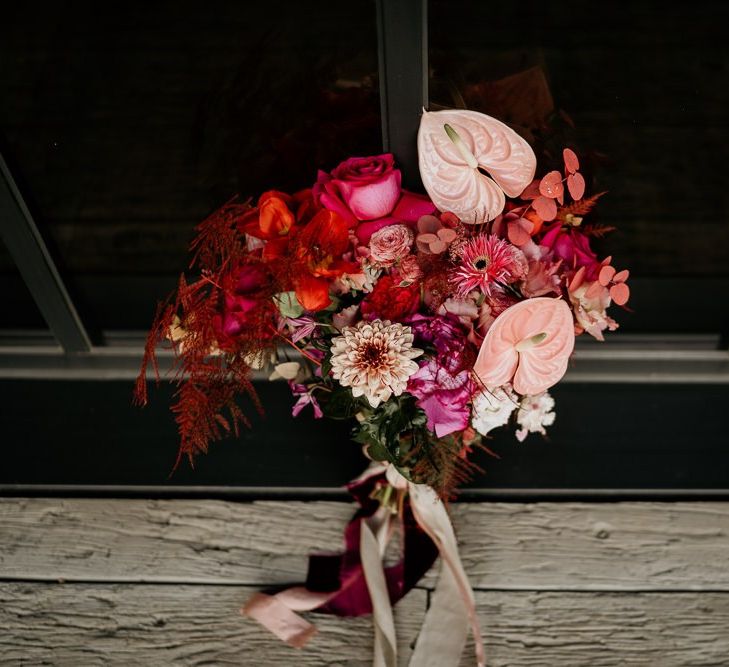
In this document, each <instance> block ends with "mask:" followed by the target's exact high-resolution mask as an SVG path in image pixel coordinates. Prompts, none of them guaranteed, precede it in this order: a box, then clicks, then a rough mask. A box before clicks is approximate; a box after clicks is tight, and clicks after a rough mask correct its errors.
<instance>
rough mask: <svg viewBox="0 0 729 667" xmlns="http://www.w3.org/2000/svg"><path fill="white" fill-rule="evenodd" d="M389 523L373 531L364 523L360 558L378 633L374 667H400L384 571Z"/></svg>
mask: <svg viewBox="0 0 729 667" xmlns="http://www.w3.org/2000/svg"><path fill="white" fill-rule="evenodd" d="M373 518H374V517H373ZM387 523H389V519H385V523H384V524H381V525H380V526H377V527H375V526H372V527H371V524H370V522H368V521H363V522H362V527H361V534H360V557H361V559H362V568H363V570H364V576H365V581H366V582H367V590H368V591H369V594H370V599H371V600H372V621H373V625H374V631H375V654H374V659H373V662H372V665H373V667H397V640H396V635H395V622H394V619H393V615H392V605H391V603H390V594H389V592H388V589H387V581H386V579H385V572H384V570H383V567H382V556H383V552H384V547H386V546H387V541H388V537H387V535H386V534H387V533H388V532H389V531H388V528H387ZM373 527H375V528H376V532H377V534H378V537H379V538H380V539H379V540H378V537H375V534H374V533H373V532H372V528H373Z"/></svg>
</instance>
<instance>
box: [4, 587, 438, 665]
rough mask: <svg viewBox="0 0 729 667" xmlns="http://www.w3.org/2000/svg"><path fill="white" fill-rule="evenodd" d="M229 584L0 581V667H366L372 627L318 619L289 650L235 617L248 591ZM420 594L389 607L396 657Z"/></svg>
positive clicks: (412, 633)
mask: <svg viewBox="0 0 729 667" xmlns="http://www.w3.org/2000/svg"><path fill="white" fill-rule="evenodd" d="M253 590H255V589H253V588H246V587H238V586H201V585H192V586H191V585H186V586H170V585H136V584H121V585H119V584H116V585H103V584H102V585H98V584H96V585H94V584H92V585H87V584H39V583H33V584H0V664H2V665H24V666H25V665H40V664H45V665H50V664H52V665H58V666H68V667H77V666H79V665H83V666H84V667H92V666H94V665H150V666H155V665H264V664H265V665H332V666H333V665H361V666H362V667H365V666H368V665H371V664H372V657H371V656H372V625H371V624H372V621H371V618H369V617H362V618H354V619H345V618H337V617H333V616H327V615H324V614H310V615H309V616H308V618H309V619H310V620H311V621H312V622H314V623H315V624H316V625H317V627H318V628H319V630H320V633H319V634H318V635H317V636H315V637H314V638H313V639H312V640H311V642H310V643H309V644H308V646H307V647H306V648H305V649H303V650H296V649H293V648H290V647H289V646H287V645H285V644H283V643H282V642H280V641H279V640H278V639H276V638H275V637H274V636H273V635H271V634H270V633H269V632H268V631H267V630H265V629H263V628H262V627H261V626H259V625H258V624H257V623H255V622H253V621H251V620H249V619H244V618H242V617H241V616H240V615H238V608H239V607H240V606H241V604H242V603H243V602H245V600H246V598H247V597H248V596H249V595H250V594H251V593H252V592H253ZM425 606H426V592H425V591H423V590H414V591H411V592H410V593H409V594H408V595H407V596H406V597H405V598H403V600H401V601H400V603H398V605H396V607H395V618H396V626H397V632H398V641H399V644H400V646H399V652H400V655H401V656H402V657H403V661H405V660H407V658H408V657H409V654H410V647H409V644H410V643H411V642H413V641H414V639H415V638H416V637H417V633H418V629H419V626H420V624H421V623H422V619H423V613H424V610H425Z"/></svg>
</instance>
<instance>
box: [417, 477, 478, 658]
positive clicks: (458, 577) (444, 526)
mask: <svg viewBox="0 0 729 667" xmlns="http://www.w3.org/2000/svg"><path fill="white" fill-rule="evenodd" d="M409 491H410V502H411V505H412V509H413V514H414V516H415V519H416V521H417V522H418V524H419V525H420V526H421V527H422V529H423V530H424V531H425V532H426V533H427V534H428V536H429V537H430V538H431V539H432V540H433V542H435V544H436V545H437V547H438V551H439V552H440V556H441V560H442V566H441V574H440V577H439V579H438V584H437V586H436V589H435V592H434V594H433V600H432V603H431V605H430V608H429V609H428V612H427V614H426V617H425V622H424V623H423V627H422V629H421V631H420V635H419V636H418V640H417V642H416V644H415V651H414V652H413V655H412V658H411V660H410V665H411V667H450V666H451V665H452V666H454V667H457V665H458V664H459V663H460V660H461V654H462V653H463V647H464V646H465V643H466V638H467V635H468V630H467V628H468V625H469V624H470V626H471V632H472V634H473V639H474V643H475V649H476V662H477V664H478V666H479V667H484V665H485V664H486V659H485V655H484V648H483V641H482V639H481V629H480V626H479V622H478V616H477V615H476V604H475V601H474V598H473V591H472V590H471V586H470V584H469V583H468V578H467V576H466V573H465V571H464V569H463V565H462V563H461V559H460V556H459V555H458V542H457V541H456V535H455V533H454V531H453V526H452V524H451V520H450V517H449V516H448V512H447V511H446V508H445V505H444V504H443V502H442V501H441V499H440V498H439V497H438V495H437V494H436V493H435V491H433V489H432V488H430V487H429V486H426V485H423V484H412V483H410V484H409Z"/></svg>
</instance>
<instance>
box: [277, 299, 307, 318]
mask: <svg viewBox="0 0 729 667" xmlns="http://www.w3.org/2000/svg"><path fill="white" fill-rule="evenodd" d="M273 302H274V303H275V304H276V306H277V307H278V310H279V312H280V313H281V316H282V317H290V318H291V319H295V318H297V317H301V316H302V315H303V314H304V308H303V306H302V305H301V304H300V303H299V300H298V299H297V298H296V292H279V293H278V294H276V295H275V296H274V297H273Z"/></svg>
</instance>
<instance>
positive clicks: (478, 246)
mask: <svg viewBox="0 0 729 667" xmlns="http://www.w3.org/2000/svg"><path fill="white" fill-rule="evenodd" d="M418 153H419V164H420V175H421V178H422V182H423V185H424V187H425V190H426V192H427V196H426V195H421V194H416V193H412V192H407V191H405V190H403V189H402V188H401V173H400V171H399V170H398V169H397V166H396V164H395V161H394V158H393V156H392V155H390V154H385V155H378V156H373V157H354V158H350V159H348V160H346V161H345V162H343V163H341V164H340V165H338V166H337V167H336V168H335V169H334V170H333V171H331V172H330V173H327V172H324V171H320V172H319V174H318V177H317V180H316V183H314V184H313V185H312V187H311V188H307V189H305V190H302V191H300V192H296V193H283V192H277V191H269V192H266V193H264V194H262V195H261V196H260V197H259V198H258V201H257V202H255V204H254V203H252V202H241V201H237V200H233V201H231V202H229V203H228V204H226V205H225V206H223V207H222V208H221V209H220V210H218V211H217V212H215V213H214V214H213V215H212V216H211V217H210V218H209V219H207V220H206V221H205V222H203V223H202V224H201V225H200V226H199V228H198V234H197V238H196V239H195V241H194V242H193V244H192V252H193V259H192V262H191V269H195V271H196V277H195V278H194V280H188V279H187V278H185V277H184V276H183V277H182V278H181V279H180V283H179V286H178V289H177V292H176V294H175V295H174V296H173V297H172V298H171V299H170V300H169V301H168V302H167V303H165V304H163V305H161V306H160V308H159V310H158V313H157V316H156V319H155V322H154V325H153V327H152V330H151V332H150V335H149V340H148V344H147V351H146V355H145V359H144V363H143V368H142V373H141V374H140V378H139V381H138V384H137V397H138V399H139V400H140V401H141V402H145V401H146V382H145V377H146V370H147V365H148V364H152V365H155V357H154V351H155V348H156V347H157V346H158V345H159V344H161V343H165V342H166V343H167V344H170V345H172V347H173V349H174V351H175V358H176V366H175V372H176V374H177V380H178V391H177V394H176V402H175V404H174V405H173V406H172V411H173V413H174V415H175V419H176V421H177V424H178V427H179V433H180V455H181V456H187V457H193V456H194V455H195V454H196V453H199V452H204V451H207V448H208V445H209V443H210V442H211V441H214V440H216V439H219V438H221V437H223V436H225V435H226V434H228V433H229V432H233V433H236V432H237V429H238V428H239V425H240V424H246V423H247V417H246V414H245V411H244V410H243V409H242V408H241V404H240V398H241V396H242V395H244V394H247V395H248V396H250V397H251V398H252V399H253V404H254V405H255V406H256V408H257V409H261V406H260V405H259V404H258V402H257V399H256V396H255V390H254V386H253V384H252V382H251V377H252V371H253V369H262V368H264V367H268V368H269V372H270V373H271V378H272V379H276V378H280V379H283V380H285V381H286V382H288V384H289V387H290V389H291V393H292V395H293V408H292V413H293V415H294V416H296V415H298V414H299V413H301V412H302V411H304V410H310V411H311V412H312V413H313V415H314V417H316V418H322V417H329V418H333V419H351V420H352V423H353V431H352V437H353V439H354V441H356V442H357V443H360V444H361V446H362V448H363V451H364V453H365V455H366V456H367V457H368V458H369V459H370V460H371V462H372V465H371V467H370V469H369V470H368V471H367V472H366V473H365V474H364V475H363V476H362V477H361V478H359V479H358V480H355V481H354V482H352V483H351V484H350V489H351V491H352V493H353V494H354V496H355V498H357V500H358V501H359V503H360V505H361V509H360V510H359V512H358V514H357V515H356V516H355V518H354V520H353V521H352V523H350V524H349V526H348V527H347V531H346V533H345V543H346V550H345V552H344V553H343V554H341V555H338V556H313V557H312V559H311V563H310V571H309V579H308V581H307V585H306V586H305V587H297V588H294V589H289V590H287V591H281V592H279V593H277V594H276V595H264V594H258V595H257V596H255V597H254V598H253V599H252V600H251V601H250V602H249V603H248V604H247V605H246V607H245V608H244V611H245V613H246V614H248V615H249V616H252V617H254V618H256V619H257V620H259V621H260V622H262V623H264V625H266V626H267V627H269V628H270V629H271V630H273V631H274V632H276V633H277V634H278V635H279V636H280V637H281V638H282V639H284V640H285V641H288V642H289V643H291V644H292V645H294V646H302V645H303V644H304V643H305V642H306V641H307V639H308V638H309V637H310V636H311V634H312V633H313V631H314V629H313V626H312V625H310V624H309V623H308V621H306V620H304V619H303V618H301V617H299V616H298V614H297V613H296V612H298V611H305V610H311V609H318V610H320V611H325V612H330V613H337V614H341V615H358V614H364V613H373V617H374V624H375V663H376V664H387V665H390V664H395V660H396V649H395V640H394V626H393V623H392V612H391V605H392V604H393V603H394V602H396V601H397V600H398V599H399V598H400V597H402V595H404V594H405V593H406V592H407V591H408V590H409V589H410V588H412V586H414V585H415V583H417V581H418V579H419V578H420V577H421V576H422V575H423V574H424V573H425V572H426V571H427V570H428V568H429V567H430V566H431V565H432V563H433V561H434V559H435V558H436V556H437V555H438V554H440V555H441V556H442V560H443V566H444V568H443V572H442V575H441V578H440V581H439V584H438V589H437V591H436V595H435V596H434V600H433V604H431V607H430V609H429V611H428V617H426V621H425V624H424V628H423V631H422V632H421V635H420V637H419V639H418V642H417V644H416V647H415V655H414V657H413V663H412V664H417V665H422V664H450V663H451V662H453V660H454V659H456V660H457V659H458V657H459V656H460V653H461V650H462V648H463V645H464V643H465V640H466V635H467V631H468V628H469V626H470V628H471V630H472V632H473V635H474V638H475V640H476V641H475V644H476V653H477V661H478V662H479V664H483V649H482V647H481V641H480V633H479V630H478V621H477V618H476V615H475V610H474V607H473V596H472V594H471V590H470V587H469V585H468V581H467V579H466V576H465V573H464V572H463V569H462V567H461V565H460V560H459V558H458V551H457V544H456V541H455V536H454V534H453V530H452V527H451V525H450V521H449V519H448V514H447V511H446V508H445V505H444V503H443V501H444V500H446V501H447V499H448V498H449V497H450V496H451V495H452V492H453V490H454V489H455V488H456V487H457V486H458V485H459V484H460V483H462V482H463V481H464V480H466V479H468V477H469V476H470V475H471V474H472V473H473V472H474V469H475V468H476V467H475V465H474V464H473V463H472V462H471V461H470V455H471V453H472V452H473V451H474V450H475V449H477V448H487V444H486V442H487V439H488V436H489V433H490V432H491V431H492V430H494V429H496V428H499V427H503V426H506V425H507V424H511V425H513V426H514V427H515V434H516V438H517V439H519V440H524V439H525V438H526V437H527V435H528V434H529V433H541V434H545V433H546V428H547V427H548V426H549V425H551V424H552V423H553V422H554V419H555V412H554V407H555V404H554V400H553V399H552V397H551V396H550V394H549V392H548V389H549V388H550V387H551V386H553V385H554V384H556V383H557V382H558V381H559V380H560V379H561V378H562V376H563V375H564V373H565V371H566V369H567V365H568V362H569V359H570V355H571V353H572V350H573V347H574V340H575V336H576V335H579V334H582V333H587V334H589V335H591V336H594V337H595V338H598V339H600V340H602V338H603V333H604V331H606V330H613V329H615V328H616V327H617V324H616V323H615V322H614V321H613V320H612V319H611V318H610V316H609V315H608V313H607V310H608V308H609V307H610V305H611V304H612V303H613V302H614V303H616V304H618V305H624V304H625V303H626V302H627V301H628V298H629V288H628V286H627V284H626V280H627V278H628V271H627V270H617V268H616V267H614V266H613V264H612V260H611V258H610V257H607V258H604V259H600V258H599V257H598V256H597V254H596V253H595V252H594V250H593V249H592V247H591V238H592V237H594V236H600V235H602V234H604V232H605V231H606V229H605V228H604V227H600V226H597V225H595V224H592V223H591V222H590V220H589V214H590V212H591V210H592V208H593V206H594V205H595V203H596V201H597V199H598V197H599V196H600V195H599V194H596V195H593V196H590V197H586V196H585V180H584V178H583V176H582V175H581V173H580V164H579V160H578V157H577V155H576V154H575V153H574V152H573V151H572V150H570V149H569V148H566V149H565V150H564V151H563V154H562V156H561V157H562V159H561V160H560V164H559V166H560V169H558V170H553V171H549V172H548V173H546V175H544V176H542V177H539V178H535V172H536V158H535V155H534V153H533V151H532V149H531V148H530V146H529V144H527V143H526V141H524V140H523V139H522V138H521V137H520V136H519V135H517V134H516V133H515V132H514V131H512V130H511V129H510V128H508V127H507V126H506V125H504V124H502V123H500V122H499V121H497V120H495V119H493V118H490V117H488V116H485V115H483V114H479V113H476V112H473V111H462V110H459V111H456V110H454V111H439V112H431V113H424V115H423V117H422V120H421V126H420V131H419V134H418ZM555 166H556V165H555ZM395 533H399V534H400V537H401V544H402V548H401V560H400V561H399V562H398V563H397V564H395V565H391V566H388V567H385V566H384V565H383V554H384V551H385V548H386V546H387V543H388V542H389V541H390V539H391V537H392V535H393V534H395ZM454 610H460V611H454ZM428 660H429V661H431V662H428Z"/></svg>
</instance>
